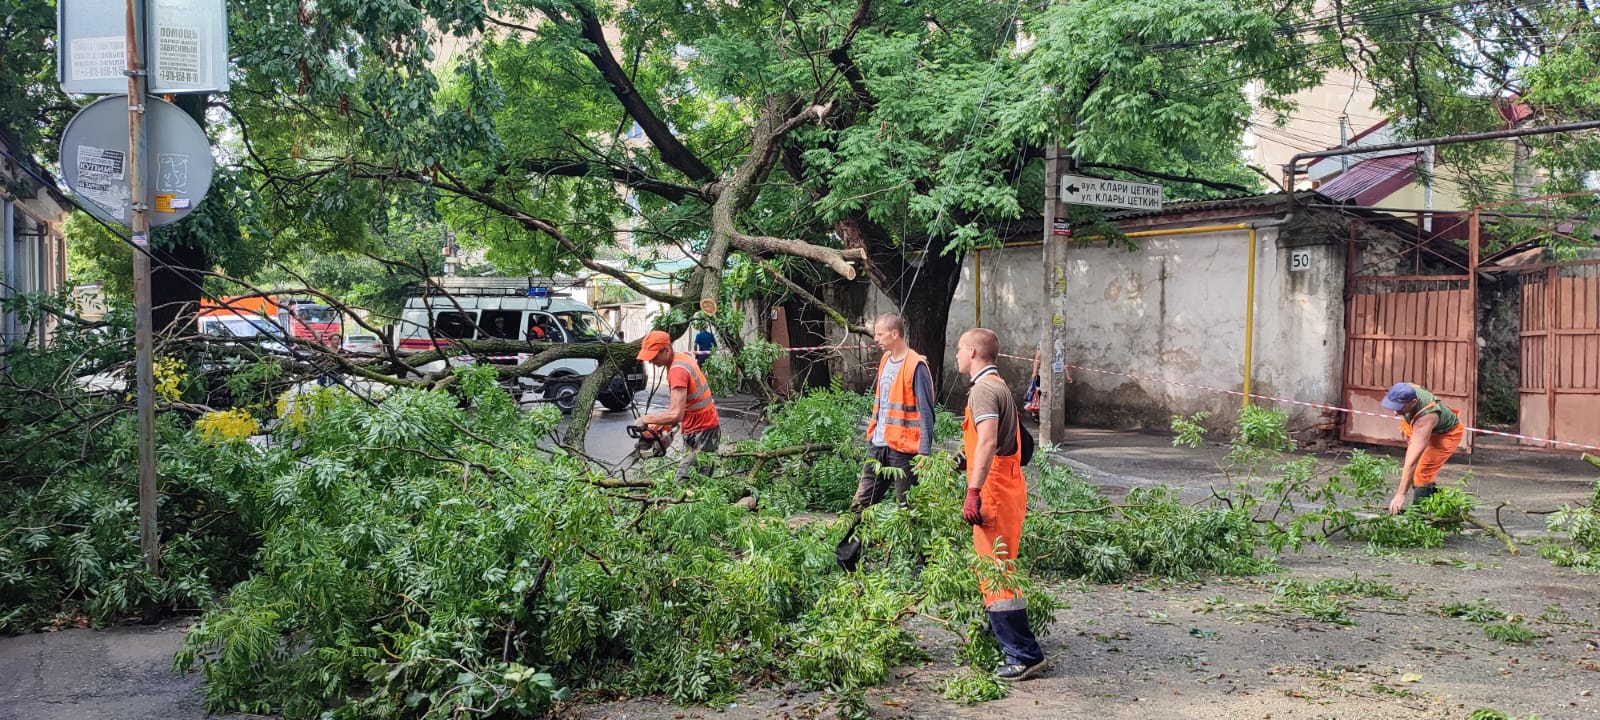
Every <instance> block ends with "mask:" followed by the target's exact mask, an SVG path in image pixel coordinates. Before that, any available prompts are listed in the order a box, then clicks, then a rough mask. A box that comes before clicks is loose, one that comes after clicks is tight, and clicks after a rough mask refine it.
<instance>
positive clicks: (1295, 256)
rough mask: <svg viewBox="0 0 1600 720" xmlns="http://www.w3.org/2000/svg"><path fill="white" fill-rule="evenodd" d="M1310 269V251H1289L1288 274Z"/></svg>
mask: <svg viewBox="0 0 1600 720" xmlns="http://www.w3.org/2000/svg"><path fill="white" fill-rule="evenodd" d="M1310 269H1311V251H1310V250H1290V251H1289V272H1301V271H1304V270H1310Z"/></svg>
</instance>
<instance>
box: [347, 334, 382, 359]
mask: <svg viewBox="0 0 1600 720" xmlns="http://www.w3.org/2000/svg"><path fill="white" fill-rule="evenodd" d="M344 351H345V352H347V353H354V354H356V355H381V354H383V341H382V340H379V339H378V336H377V335H346V336H344Z"/></svg>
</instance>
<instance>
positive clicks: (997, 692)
mask: <svg viewBox="0 0 1600 720" xmlns="http://www.w3.org/2000/svg"><path fill="white" fill-rule="evenodd" d="M1010 691H1011V686H1010V685H1007V684H1006V683H1005V682H1004V681H1002V680H1000V679H999V678H997V677H995V676H994V673H985V672H976V671H972V670H967V671H965V672H961V673H958V674H956V675H951V676H950V677H948V678H946V679H945V681H944V688H943V690H942V692H943V693H944V696H945V697H946V698H948V699H950V700H955V701H956V702H959V703H961V704H963V705H973V704H976V703H981V702H989V701H991V700H999V699H1000V698H1003V697H1005V696H1006V695H1007V694H1009V693H1010Z"/></svg>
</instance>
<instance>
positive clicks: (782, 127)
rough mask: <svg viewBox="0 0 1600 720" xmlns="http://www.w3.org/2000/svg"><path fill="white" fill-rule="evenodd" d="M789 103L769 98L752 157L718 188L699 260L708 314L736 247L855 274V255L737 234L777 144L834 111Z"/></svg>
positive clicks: (847, 276)
mask: <svg viewBox="0 0 1600 720" xmlns="http://www.w3.org/2000/svg"><path fill="white" fill-rule="evenodd" d="M792 105H793V103H792V102H786V101H785V100H784V99H782V98H779V97H776V96H772V97H768V98H767V100H766V102H765V103H764V104H763V106H762V109H761V115H760V117H759V118H758V119H757V121H756V127H755V129H754V131H753V133H752V141H751V146H750V154H749V155H748V156H747V157H746V158H745V159H744V162H742V163H740V165H739V168H738V170H735V171H734V173H733V177H731V178H729V179H728V180H727V181H726V182H725V183H722V185H721V187H719V188H717V201H716V202H715V203H713V204H712V206H711V240H710V242H709V243H707V246H706V251H705V254H704V255H703V256H702V258H701V265H702V266H703V268H702V270H701V271H700V277H701V279H702V282H701V284H700V307H701V309H702V310H707V311H711V310H714V309H715V308H716V301H717V296H718V294H719V292H720V291H721V288H722V272H723V269H724V268H726V267H727V261H728V252H729V250H730V249H732V248H738V249H740V250H744V251H746V252H753V253H758V254H782V255H793V256H796V257H803V258H806V259H810V260H815V261H818V262H821V263H824V264H826V265H828V267H829V268H831V269H833V271H834V272H837V273H839V275H841V276H842V277H844V278H845V279H847V280H853V279H855V276H856V271H855V268H853V267H851V266H850V263H849V261H848V258H849V257H857V256H859V255H858V254H856V253H849V252H848V251H840V250H835V249H832V248H825V247H822V246H820V245H812V244H811V243H808V242H805V241H803V240H783V239H780V238H771V237H762V236H755V235H749V234H746V233H744V232H742V231H740V230H739V226H738V222H737V220H736V218H737V217H738V215H739V213H741V212H744V211H745V210H747V209H749V208H750V206H751V204H752V203H754V202H755V199H756V197H757V196H758V195H759V194H760V192H761V185H762V183H763V182H764V181H765V180H766V178H767V176H768V175H769V174H770V173H771V172H772V166H773V165H774V164H775V163H776V162H777V159H778V151H779V148H780V141H782V140H783V138H784V136H785V135H787V134H789V132H791V131H793V130H794V129H795V128H797V127H800V126H801V125H804V124H805V123H808V122H820V121H822V120H823V119H824V118H826V117H827V116H828V114H829V113H830V112H832V111H833V107H834V104H833V103H827V104H825V105H811V106H808V107H805V108H803V109H801V110H800V111H799V112H797V113H794V114H793V115H789V112H788V108H789V107H791V106H792Z"/></svg>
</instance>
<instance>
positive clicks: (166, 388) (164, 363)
mask: <svg viewBox="0 0 1600 720" xmlns="http://www.w3.org/2000/svg"><path fill="white" fill-rule="evenodd" d="M153 364H154V370H155V372H154V374H153V377H154V379H155V384H156V397H157V398H160V399H162V400H165V401H167V402H177V401H178V399H179V398H181V397H183V381H184V380H185V379H187V378H188V377H189V373H188V368H186V367H184V365H183V361H182V360H179V359H178V358H175V357H169V356H162V357H158V358H156V359H155V362H154V363H153Z"/></svg>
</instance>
